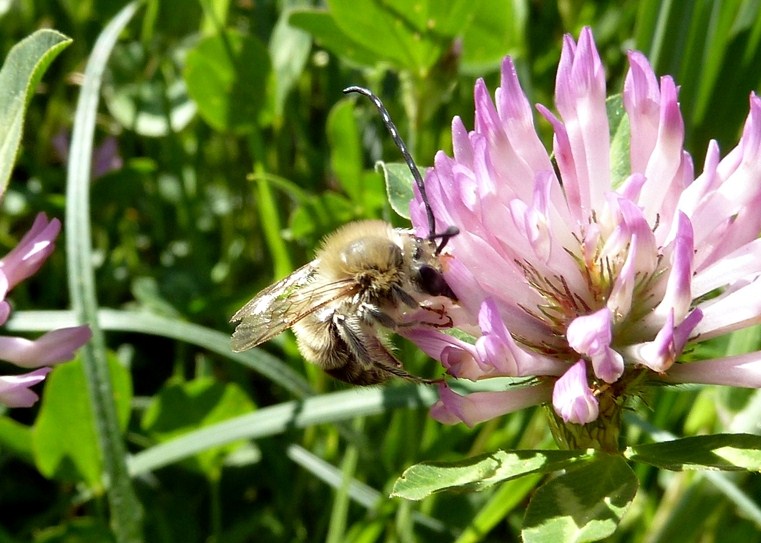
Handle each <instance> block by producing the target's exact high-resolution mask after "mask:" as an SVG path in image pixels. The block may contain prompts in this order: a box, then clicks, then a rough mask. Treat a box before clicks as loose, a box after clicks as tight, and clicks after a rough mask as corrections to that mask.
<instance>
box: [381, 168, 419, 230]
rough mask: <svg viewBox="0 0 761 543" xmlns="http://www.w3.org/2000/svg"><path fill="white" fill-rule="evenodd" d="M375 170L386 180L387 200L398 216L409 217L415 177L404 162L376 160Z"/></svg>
mask: <svg viewBox="0 0 761 543" xmlns="http://www.w3.org/2000/svg"><path fill="white" fill-rule="evenodd" d="M375 171H377V172H378V173H380V174H382V175H383V179H384V180H385V182H386V194H387V195H388V202H389V204H391V209H393V210H394V211H395V212H396V213H397V214H398V215H399V216H400V217H404V218H405V219H409V218H410V202H411V201H412V197H413V192H412V184H413V183H414V182H415V178H414V177H413V176H412V172H411V171H410V169H409V168H408V167H407V164H405V163H404V162H378V163H376V164H375Z"/></svg>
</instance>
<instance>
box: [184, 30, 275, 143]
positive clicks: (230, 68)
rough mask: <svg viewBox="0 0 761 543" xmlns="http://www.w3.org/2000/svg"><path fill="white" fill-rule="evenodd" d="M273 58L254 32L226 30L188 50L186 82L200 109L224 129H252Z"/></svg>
mask: <svg viewBox="0 0 761 543" xmlns="http://www.w3.org/2000/svg"><path fill="white" fill-rule="evenodd" d="M269 73H270V58H269V54H268V52H267V48H266V47H264V45H263V44H262V43H261V41H259V40H258V39H256V38H255V37H253V36H249V35H245V34H241V33H240V32H236V31H227V32H224V33H222V34H219V35H217V36H211V37H208V38H205V39H203V40H201V41H200V42H199V43H198V45H196V46H195V47H194V48H192V49H191V50H190V51H189V52H188V56H187V60H186V63H185V72H184V76H185V82H186V84H187V86H188V92H189V93H190V96H191V98H193V100H195V102H196V104H197V105H198V112H199V113H200V114H201V116H202V117H203V118H204V120H205V121H206V122H208V123H209V124H210V125H211V126H212V127H214V128H215V129H216V130H219V131H221V132H236V133H245V132H250V131H251V130H253V129H254V127H255V126H256V125H257V124H258V121H259V114H260V112H261V110H262V109H263V107H264V105H265V104H266V96H267V95H266V91H267V79H268V76H269Z"/></svg>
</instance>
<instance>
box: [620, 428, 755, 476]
mask: <svg viewBox="0 0 761 543" xmlns="http://www.w3.org/2000/svg"><path fill="white" fill-rule="evenodd" d="M625 454H626V457H627V458H628V459H630V460H634V461H635V462H643V463H645V464H650V465H652V466H656V467H658V468H663V469H670V470H699V469H720V470H725V471H761V436H757V435H753V434H715V435H706V436H693V437H685V438H683V439H675V440H673V441H663V442H661V443H648V444H646V445H637V446H634V447H629V448H627V450H626V453H625Z"/></svg>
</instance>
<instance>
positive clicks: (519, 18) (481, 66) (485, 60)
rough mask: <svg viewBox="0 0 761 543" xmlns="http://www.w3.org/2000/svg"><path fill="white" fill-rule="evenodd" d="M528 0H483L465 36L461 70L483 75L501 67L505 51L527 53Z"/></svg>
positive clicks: (514, 55)
mask: <svg viewBox="0 0 761 543" xmlns="http://www.w3.org/2000/svg"><path fill="white" fill-rule="evenodd" d="M527 21H528V5H527V1H526V0H509V1H507V2H506V1H505V0H481V4H480V9H478V10H476V11H475V13H474V17H473V20H472V21H471V22H470V24H469V25H468V26H467V28H466V29H465V30H464V33H463V36H462V59H461V71H462V72H463V73H468V74H473V75H477V76H483V75H484V74H485V73H486V72H490V71H493V70H496V69H498V68H499V65H500V62H501V61H502V58H503V57H504V56H505V55H512V56H513V57H518V56H520V55H522V54H525V52H526V48H527V44H526V33H527V30H528V28H529V26H528V23H527Z"/></svg>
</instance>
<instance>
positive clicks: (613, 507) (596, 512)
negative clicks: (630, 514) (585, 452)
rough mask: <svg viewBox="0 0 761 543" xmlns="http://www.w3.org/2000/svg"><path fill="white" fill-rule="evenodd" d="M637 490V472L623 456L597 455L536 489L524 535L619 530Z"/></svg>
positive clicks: (571, 536) (538, 538) (527, 538)
mask: <svg viewBox="0 0 761 543" xmlns="http://www.w3.org/2000/svg"><path fill="white" fill-rule="evenodd" d="M636 493H637V477H636V476H635V475H634V472H633V471H632V470H631V468H630V467H629V466H628V465H627V463H626V461H625V460H624V459H623V458H621V457H620V456H607V455H599V454H598V455H597V456H596V457H595V458H594V459H593V460H591V461H588V462H585V463H584V464H582V465H580V466H575V467H573V468H572V469H569V470H568V471H567V472H566V473H564V474H563V475H559V476H558V477H556V478H554V479H552V480H550V481H549V482H547V483H546V484H545V485H543V486H541V487H540V488H539V489H538V490H537V491H536V494H534V497H533V499H532V500H531V503H529V506H528V509H527V510H526V517H525V518H524V521H523V531H522V535H523V541H524V542H525V543H540V542H542V543H544V542H547V541H574V542H576V543H582V542H584V541H599V540H601V539H604V538H606V537H608V536H610V535H611V534H612V533H613V532H615V530H616V527H617V526H618V524H619V523H620V522H621V518H622V517H623V516H624V513H625V512H626V510H627V509H628V507H629V505H631V503H632V500H634V496H635V495H636Z"/></svg>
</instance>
